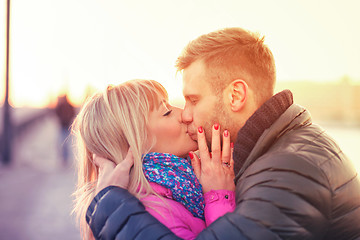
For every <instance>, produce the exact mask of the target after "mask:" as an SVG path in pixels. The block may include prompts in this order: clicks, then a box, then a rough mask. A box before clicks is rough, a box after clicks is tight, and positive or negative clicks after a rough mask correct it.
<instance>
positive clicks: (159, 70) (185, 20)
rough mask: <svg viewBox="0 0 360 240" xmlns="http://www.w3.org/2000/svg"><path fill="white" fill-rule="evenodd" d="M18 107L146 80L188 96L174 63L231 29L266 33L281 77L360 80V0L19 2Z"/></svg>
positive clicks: (0, 11)
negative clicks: (190, 47) (200, 40)
mask: <svg viewBox="0 0 360 240" xmlns="http://www.w3.org/2000/svg"><path fill="white" fill-rule="evenodd" d="M5 10H6V0H0V20H1V21H0V23H1V24H0V41H1V42H0V43H1V45H0V56H1V57H0V64H1V66H3V67H2V68H0V72H1V76H2V78H1V79H0V84H1V87H0V89H1V92H0V99H1V100H0V105H1V104H2V102H3V98H4V90H3V89H5V81H4V80H5V27H6V21H5V20H6V12H5ZM11 11H12V12H11V86H10V87H11V93H10V94H11V98H12V99H11V102H12V104H13V105H14V106H15V107H22V106H37V107H41V106H46V105H47V104H48V103H49V102H50V101H51V100H54V99H56V96H57V94H59V93H60V92H61V91H63V90H64V88H67V89H68V90H69V92H70V94H71V99H72V100H73V101H75V102H77V103H78V102H80V101H81V100H82V98H83V97H84V93H85V91H86V88H87V87H88V86H92V87H93V88H95V89H104V88H105V87H106V86H107V85H108V84H118V83H120V82H123V81H126V80H129V79H134V78H146V79H154V80H157V81H159V82H161V83H162V84H163V85H164V86H165V87H166V88H167V90H168V91H169V95H170V97H172V98H179V97H181V87H182V86H181V78H178V79H176V77H175V68H174V63H175V60H176V58H177V56H178V54H179V53H180V52H181V50H182V48H183V47H184V46H185V45H186V44H187V43H188V42H189V41H190V40H192V39H193V38H196V37H197V36H199V35H201V34H204V33H208V32H210V31H213V30H217V29H219V28H224V27H236V26H238V27H243V28H246V29H249V30H252V31H256V32H259V33H260V34H262V35H265V42H266V43H267V44H268V45H269V47H270V49H271V50H272V51H273V54H274V56H275V60H276V65H277V76H278V81H285V80H314V81H337V80H338V79H340V78H342V77H343V76H345V75H346V76H349V77H350V78H351V79H352V80H353V81H355V82H360V44H359V43H360V1H357V0H342V1H340V0H339V1H334V0H320V1H316V0H297V1H296V0H271V1H269V0H262V1H260V0H259V1H256V0H255V1H248V0H247V1H242V0H216V1H215V0H152V1H148V0H127V1H121V0H31V1H29V0H12V1H11Z"/></svg>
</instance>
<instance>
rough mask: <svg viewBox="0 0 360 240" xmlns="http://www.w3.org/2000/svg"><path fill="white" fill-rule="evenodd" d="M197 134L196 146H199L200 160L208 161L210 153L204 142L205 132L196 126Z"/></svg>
mask: <svg viewBox="0 0 360 240" xmlns="http://www.w3.org/2000/svg"><path fill="white" fill-rule="evenodd" d="M197 135H198V146H199V153H200V158H201V161H208V160H210V153H209V149H208V147H207V144H206V137H205V132H204V129H203V128H202V127H199V128H198V132H197Z"/></svg>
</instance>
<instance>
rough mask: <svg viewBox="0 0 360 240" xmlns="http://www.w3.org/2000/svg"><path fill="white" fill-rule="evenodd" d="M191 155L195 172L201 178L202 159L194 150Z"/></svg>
mask: <svg viewBox="0 0 360 240" xmlns="http://www.w3.org/2000/svg"><path fill="white" fill-rule="evenodd" d="M189 157H190V160H191V165H192V167H193V168H194V173H195V175H196V177H197V178H198V179H200V178H201V162H200V159H199V157H198V156H197V155H196V154H195V153H193V152H189Z"/></svg>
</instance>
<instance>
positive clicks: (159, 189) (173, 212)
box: [141, 183, 205, 234]
mask: <svg viewBox="0 0 360 240" xmlns="http://www.w3.org/2000/svg"><path fill="white" fill-rule="evenodd" d="M151 187H152V188H153V189H154V191H155V192H156V193H157V194H159V195H160V196H161V197H159V196H157V195H155V194H150V195H148V196H146V197H144V198H143V199H142V200H141V201H142V202H143V203H144V205H145V208H146V210H147V211H148V212H149V213H150V214H151V215H153V216H154V217H156V218H157V219H158V220H159V221H160V222H161V223H162V224H164V225H165V226H167V227H168V228H169V229H171V230H173V231H174V229H181V228H186V229H188V230H189V231H191V232H193V233H196V234H198V233H199V232H201V231H202V230H203V229H204V228H205V222H204V221H203V220H201V219H200V218H197V217H194V216H193V215H192V214H191V213H190V212H189V211H188V210H187V209H186V208H185V206H183V205H182V204H181V203H179V202H177V201H175V200H174V199H172V194H171V191H170V190H169V189H166V188H165V187H163V186H160V185H158V184H156V183H151ZM174 232H175V231H174ZM175 233H176V232H175Z"/></svg>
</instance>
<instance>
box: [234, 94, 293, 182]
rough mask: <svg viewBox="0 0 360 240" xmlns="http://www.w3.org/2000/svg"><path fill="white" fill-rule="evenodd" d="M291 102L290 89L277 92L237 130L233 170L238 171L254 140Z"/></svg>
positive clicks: (256, 139) (254, 142)
mask: <svg viewBox="0 0 360 240" xmlns="http://www.w3.org/2000/svg"><path fill="white" fill-rule="evenodd" d="M292 104H293V96H292V93H291V91H290V90H284V91H282V92H279V93H277V94H276V95H274V96H273V97H271V98H270V99H269V100H268V101H266V102H265V103H264V104H263V105H261V107H260V108H259V109H258V110H256V112H255V113H254V114H253V115H252V116H251V117H250V118H249V119H248V120H247V121H246V123H245V125H244V126H243V127H242V128H241V129H240V131H239V132H238V136H237V139H236V143H235V146H234V153H233V157H234V161H235V166H234V171H235V175H236V174H237V173H238V172H239V170H240V169H241V167H242V166H243V164H244V163H245V160H246V159H247V157H248V156H249V154H250V152H251V151H252V150H253V148H254V146H255V144H256V142H257V141H258V139H259V138H260V136H261V135H262V134H263V132H264V131H265V130H266V129H268V128H269V127H270V126H271V125H272V124H273V123H274V122H275V121H276V120H277V119H278V118H279V117H280V116H281V115H282V114H283V113H284V112H285V111H286V109H288V108H289V107H290V106H291V105H292Z"/></svg>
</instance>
